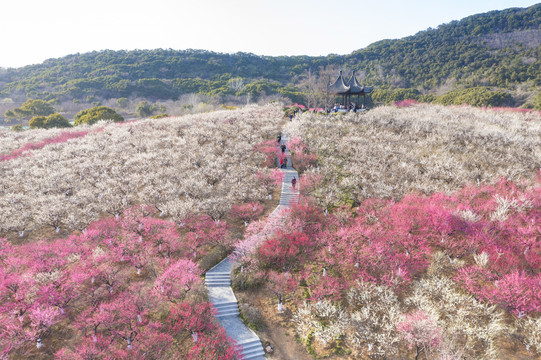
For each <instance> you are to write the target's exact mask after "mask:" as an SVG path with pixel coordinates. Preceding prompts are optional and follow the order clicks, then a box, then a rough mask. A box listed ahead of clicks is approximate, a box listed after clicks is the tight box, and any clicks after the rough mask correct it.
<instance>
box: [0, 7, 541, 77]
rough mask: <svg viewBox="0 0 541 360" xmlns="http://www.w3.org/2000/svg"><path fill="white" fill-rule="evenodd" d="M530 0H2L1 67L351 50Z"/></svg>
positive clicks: (312, 53) (325, 52) (0, 21)
mask: <svg viewBox="0 0 541 360" xmlns="http://www.w3.org/2000/svg"><path fill="white" fill-rule="evenodd" d="M538 1H539V0H537V1H527V0H452V1H450V0H371V1H367V0H335V1H324V0H197V1H186V0H151V1H142V0H129V1H126V0H92V1H84V2H83V1H77V0H2V1H1V2H0V14H1V19H0V49H1V50H0V67H19V66H24V65H29V64H35V63H40V62H42V61H44V60H45V59H48V58H56V57H62V56H65V55H68V54H73V53H78V52H79V53H84V52H89V51H93V50H103V49H113V50H121V49H125V50H133V49H155V48H164V49H169V48H171V49H190V48H191V49H205V50H212V51H217V52H223V53H234V52H237V51H243V52H251V53H254V54H257V55H328V54H330V53H335V54H347V53H350V52H352V51H354V50H357V49H361V48H363V47H365V46H367V45H369V44H371V43H373V42H375V41H378V40H382V39H396V38H401V37H404V36H408V35H413V34H415V33H417V32H418V31H421V30H426V29H427V28H428V27H433V28H435V27H437V26H438V25H440V24H443V23H448V22H450V21H452V20H460V19H462V18H464V17H466V16H469V15H473V14H477V13H481V12H486V11H490V10H501V9H506V8H510V7H528V6H531V5H534V4H536V3H537V2H538Z"/></svg>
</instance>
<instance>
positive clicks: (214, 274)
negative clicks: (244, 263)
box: [205, 271, 231, 276]
mask: <svg viewBox="0 0 541 360" xmlns="http://www.w3.org/2000/svg"><path fill="white" fill-rule="evenodd" d="M230 275H231V273H230V272H211V271H208V272H207V273H206V275H205V276H230Z"/></svg>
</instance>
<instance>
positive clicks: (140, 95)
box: [0, 4, 541, 113]
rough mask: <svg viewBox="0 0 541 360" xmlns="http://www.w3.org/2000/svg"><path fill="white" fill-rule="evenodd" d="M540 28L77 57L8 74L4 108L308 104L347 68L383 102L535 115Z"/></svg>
mask: <svg viewBox="0 0 541 360" xmlns="http://www.w3.org/2000/svg"><path fill="white" fill-rule="evenodd" d="M540 23H541V4H537V5H534V6H531V7H529V8H511V9H506V10H502V11H491V12H488V13H482V14H477V15H473V16H470V17H467V18H464V19H462V20H460V21H453V22H450V23H448V24H442V25H440V26H438V27H437V28H436V29H427V30H425V31H420V32H419V33H417V34H415V35H413V36H409V37H405V38H402V39H395V40H382V41H379V42H376V43H373V44H371V45H369V46H368V47H366V48H364V49H360V50H358V51H355V52H353V53H351V54H347V55H336V54H330V55H327V56H324V57H323V56H322V57H311V56H279V57H270V56H258V55H254V54H249V53H236V54H223V53H216V52H211V51H206V50H193V49H188V50H172V49H155V50H132V51H111V50H104V51H94V52H90V53H85V54H73V55H68V56H65V57H63V58H59V59H49V60H46V61H45V62H43V63H42V64H38V65H31V66H26V67H22V68H17V69H2V70H0V98H3V99H4V101H3V103H4V105H5V104H13V105H12V106H11V105H5V106H3V109H0V110H3V111H2V113H3V112H4V111H5V110H6V109H7V108H9V106H11V107H12V108H13V107H15V106H16V105H20V104H21V103H22V102H23V101H24V100H26V99H27V98H41V99H45V100H51V101H53V102H56V103H64V102H70V103H71V102H72V101H73V102H75V103H81V104H91V103H94V104H95V103H104V102H106V101H107V100H110V99H119V98H128V99H145V100H148V101H151V102H156V101H161V102H164V101H168V100H178V99H181V98H182V97H183V96H185V95H187V94H198V95H202V96H206V97H207V100H208V99H214V102H217V103H227V102H235V101H236V102H240V101H242V102H244V103H245V102H247V101H249V102H253V101H258V100H260V99H261V98H262V97H265V96H272V97H273V98H276V97H281V98H285V99H288V100H289V101H293V102H307V101H309V99H307V98H309V93H310V92H311V91H313V90H314V88H321V83H325V82H326V81H327V80H328V79H330V78H332V77H334V76H336V73H337V71H338V70H339V69H343V70H345V71H347V72H348V74H349V71H351V70H356V71H357V74H358V77H359V79H360V80H361V82H362V83H363V84H366V85H372V86H376V88H377V89H380V90H382V91H384V92H383V93H380V94H379V95H378V94H377V93H376V94H374V95H375V99H376V101H381V102H388V101H389V100H395V98H397V97H398V98H419V97H420V96H422V95H425V97H426V96H427V95H428V97H426V99H424V100H427V101H433V100H434V96H436V95H442V94H444V93H446V92H448V91H451V90H455V89H462V88H472V87H488V88H489V89H490V90H500V91H504V92H507V93H509V94H510V95H512V98H509V99H507V100H506V105H513V106H520V105H525V104H527V106H529V107H532V106H535V102H534V103H531V100H532V97H533V96H534V95H535V94H536V92H538V91H539V87H540V86H541V75H540V74H541V58H540V53H541V28H540V26H539V24H540ZM396 89H399V90H400V91H401V92H399V93H396ZM404 89H406V90H405V91H404ZM389 91H395V93H392V94H389ZM0 102H2V101H0ZM528 104H529V105H528ZM313 105H318V106H319V105H322V104H317V101H316V103H314V104H313ZM6 106H7V107H6ZM64 107H67V106H66V105H64Z"/></svg>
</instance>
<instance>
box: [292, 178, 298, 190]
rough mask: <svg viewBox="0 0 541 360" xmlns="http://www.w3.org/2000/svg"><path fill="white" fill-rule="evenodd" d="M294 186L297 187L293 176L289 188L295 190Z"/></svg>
mask: <svg viewBox="0 0 541 360" xmlns="http://www.w3.org/2000/svg"><path fill="white" fill-rule="evenodd" d="M295 185H297V179H295V176H293V179H291V187H292V188H293V189H295Z"/></svg>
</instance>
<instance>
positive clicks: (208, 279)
mask: <svg viewBox="0 0 541 360" xmlns="http://www.w3.org/2000/svg"><path fill="white" fill-rule="evenodd" d="M205 281H206V282H209V281H210V282H212V281H231V278H230V277H229V276H228V277H214V276H210V277H206V278H205Z"/></svg>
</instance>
